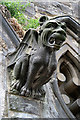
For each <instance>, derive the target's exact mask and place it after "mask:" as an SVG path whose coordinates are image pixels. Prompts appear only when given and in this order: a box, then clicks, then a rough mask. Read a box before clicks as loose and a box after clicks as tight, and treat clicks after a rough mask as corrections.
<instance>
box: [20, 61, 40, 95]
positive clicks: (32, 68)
mask: <svg viewBox="0 0 80 120" xmlns="http://www.w3.org/2000/svg"><path fill="white" fill-rule="evenodd" d="M41 66H42V63H41V60H40V61H39V60H35V61H34V62H32V64H30V65H29V69H28V76H27V80H26V83H25V85H24V86H23V87H22V89H21V95H25V94H27V93H29V89H30V88H31V87H32V84H33V81H34V80H35V77H36V75H37V73H38V71H39V69H40V68H41Z"/></svg>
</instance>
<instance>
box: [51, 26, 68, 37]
mask: <svg viewBox="0 0 80 120" xmlns="http://www.w3.org/2000/svg"><path fill="white" fill-rule="evenodd" d="M53 33H59V34H61V35H64V36H65V37H66V32H65V30H63V29H62V28H58V29H56V30H55V31H53Z"/></svg>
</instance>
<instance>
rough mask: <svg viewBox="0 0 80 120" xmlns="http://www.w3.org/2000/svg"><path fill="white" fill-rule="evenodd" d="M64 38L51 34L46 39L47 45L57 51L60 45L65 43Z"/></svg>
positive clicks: (57, 34)
mask: <svg viewBox="0 0 80 120" xmlns="http://www.w3.org/2000/svg"><path fill="white" fill-rule="evenodd" d="M65 38H66V35H65V34H60V33H53V34H52V35H50V37H49V38H48V44H49V45H50V47H52V48H55V49H59V48H60V47H61V45H62V43H63V42H64V41H65Z"/></svg>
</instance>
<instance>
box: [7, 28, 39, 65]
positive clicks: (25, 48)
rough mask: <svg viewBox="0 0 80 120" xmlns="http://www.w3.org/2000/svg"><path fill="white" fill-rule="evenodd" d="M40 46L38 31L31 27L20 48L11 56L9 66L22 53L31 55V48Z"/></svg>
mask: <svg viewBox="0 0 80 120" xmlns="http://www.w3.org/2000/svg"><path fill="white" fill-rule="evenodd" d="M38 47H39V45H38V32H37V31H36V30H35V29H29V30H28V31H27V32H26V34H25V36H24V38H23V40H22V41H21V43H20V45H19V47H18V49H17V50H16V51H15V52H14V53H12V54H11V55H10V56H9V57H10V64H9V65H8V67H9V66H11V65H13V64H14V63H15V62H16V60H17V59H18V58H19V57H20V56H21V55H22V54H28V55H30V53H31V50H32V49H38Z"/></svg>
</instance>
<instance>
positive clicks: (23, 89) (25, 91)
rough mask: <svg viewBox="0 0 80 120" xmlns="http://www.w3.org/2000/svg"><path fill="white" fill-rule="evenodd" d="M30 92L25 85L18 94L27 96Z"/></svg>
mask: <svg viewBox="0 0 80 120" xmlns="http://www.w3.org/2000/svg"><path fill="white" fill-rule="evenodd" d="M31 94H32V92H31V90H30V89H27V88H26V87H25V86H23V87H22V88H21V93H20V95H22V96H26V97H29V96H31Z"/></svg>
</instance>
